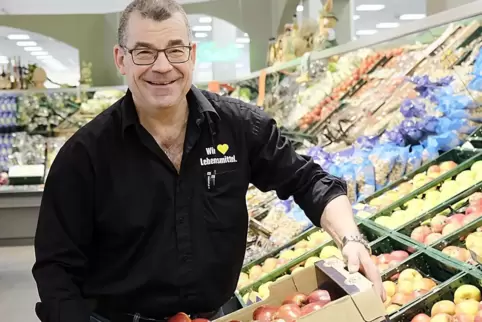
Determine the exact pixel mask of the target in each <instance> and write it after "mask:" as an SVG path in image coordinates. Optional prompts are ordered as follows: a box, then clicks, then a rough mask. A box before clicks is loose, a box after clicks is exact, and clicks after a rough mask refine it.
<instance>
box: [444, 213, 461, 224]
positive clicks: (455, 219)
mask: <svg viewBox="0 0 482 322" xmlns="http://www.w3.org/2000/svg"><path fill="white" fill-rule="evenodd" d="M464 218H465V215H464V214H455V215H452V216H450V217H448V218H447V224H452V223H454V222H456V223H459V224H462V223H463V222H464Z"/></svg>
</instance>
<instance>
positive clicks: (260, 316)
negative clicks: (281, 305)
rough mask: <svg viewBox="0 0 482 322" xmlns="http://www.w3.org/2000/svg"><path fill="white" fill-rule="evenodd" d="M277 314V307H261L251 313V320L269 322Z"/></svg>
mask: <svg viewBox="0 0 482 322" xmlns="http://www.w3.org/2000/svg"><path fill="white" fill-rule="evenodd" d="M276 312H278V307H276V306H269V305H263V306H260V307H258V308H257V309H256V310H254V312H253V320H255V321H259V322H270V321H271V320H272V319H273V318H274V316H275V315H276Z"/></svg>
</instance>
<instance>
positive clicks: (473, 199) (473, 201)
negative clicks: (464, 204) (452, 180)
mask: <svg viewBox="0 0 482 322" xmlns="http://www.w3.org/2000/svg"><path fill="white" fill-rule="evenodd" d="M481 201H482V192H476V193H474V194H472V195H471V196H470V197H469V204H470V205H479V204H480V202H481Z"/></svg>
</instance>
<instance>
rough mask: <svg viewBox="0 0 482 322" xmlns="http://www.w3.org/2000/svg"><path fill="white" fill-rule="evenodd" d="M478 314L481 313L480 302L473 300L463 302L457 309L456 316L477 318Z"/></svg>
mask: <svg viewBox="0 0 482 322" xmlns="http://www.w3.org/2000/svg"><path fill="white" fill-rule="evenodd" d="M477 312H479V301H476V300H473V299H469V300H465V301H462V302H460V303H458V304H457V306H456V307H455V314H467V315H472V316H475V315H476V314H477Z"/></svg>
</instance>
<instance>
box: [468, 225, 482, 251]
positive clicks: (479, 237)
mask: <svg viewBox="0 0 482 322" xmlns="http://www.w3.org/2000/svg"><path fill="white" fill-rule="evenodd" d="M481 228H482V227H481ZM477 245H482V231H476V232H474V233H471V234H469V235H468V236H467V239H466V240H465V246H467V248H468V249H472V248H475V247H476V246H477Z"/></svg>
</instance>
